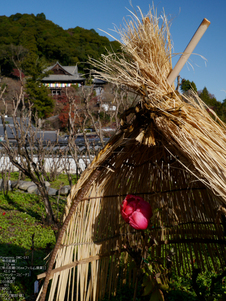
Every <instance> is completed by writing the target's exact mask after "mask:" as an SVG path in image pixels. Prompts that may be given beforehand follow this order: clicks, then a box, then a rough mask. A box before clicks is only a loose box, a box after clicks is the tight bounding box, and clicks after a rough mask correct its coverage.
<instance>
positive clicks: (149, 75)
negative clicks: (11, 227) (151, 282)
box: [38, 12, 226, 300]
mask: <svg viewBox="0 0 226 301" xmlns="http://www.w3.org/2000/svg"><path fill="white" fill-rule="evenodd" d="M119 33H120V34H121V36H122V50H123V52H122V53H123V54H121V55H117V54H109V55H107V56H104V57H103V60H102V61H101V62H94V64H95V65H96V66H98V67H99V68H101V69H102V71H101V72H100V76H101V77H102V78H105V79H106V80H108V81H111V82H114V83H116V84H119V83H120V84H122V85H124V86H126V87H128V89H130V90H133V91H134V92H135V93H138V94H139V95H140V96H141V97H142V100H141V101H140V102H139V103H138V104H137V105H136V106H135V107H133V108H131V109H129V110H127V111H126V112H124V114H123V116H122V120H121V128H120V129H119V130H118V132H117V133H116V134H115V136H114V137H113V138H112V139H111V140H110V141H109V143H108V144H107V145H106V147H105V148H104V149H103V150H102V151H101V152H100V153H99V155H98V156H97V157H96V158H95V159H94V161H93V162H92V163H91V164H90V166H89V167H88V168H87V170H86V171H85V172H84V173H83V174H82V176H81V178H80V180H79V181H78V184H77V185H75V186H74V187H73V188H72V190H71V194H70V196H69V197H68V199H67V206H66V212H65V217H64V225H63V227H62V230H61V232H60V234H59V237H58V240H57V243H56V246H55V249H54V250H53V252H52V254H51V259H50V261H49V268H48V271H47V273H46V274H43V275H40V277H39V278H42V277H43V278H44V277H45V282H44V285H43V288H42V290H43V293H42V296H41V294H40V296H41V297H40V298H38V299H40V300H44V299H45V297H44V296H45V294H46V290H47V286H48V282H49V280H50V279H52V280H51V285H50V292H49V299H48V300H101V298H102V297H103V296H104V295H105V294H106V293H108V294H109V295H110V293H114V292H115V291H116V289H117V287H118V285H121V284H125V283H128V284H129V285H131V284H132V283H134V281H135V278H136V273H134V272H133V270H132V269H128V263H129V262H130V261H131V257H130V256H129V255H128V252H125V247H124V246H125V245H126V244H129V246H130V247H131V249H133V248H135V249H139V250H140V254H141V255H142V256H144V254H145V252H146V251H147V245H148V240H149V241H150V237H151V238H152V239H153V241H154V242H155V244H154V245H153V246H152V248H151V254H152V256H153V257H154V256H158V257H159V258H160V257H161V258H162V260H163V265H165V264H166V261H167V258H169V257H168V256H169V254H170V252H171V249H172V248H173V250H174V256H173V258H172V260H173V266H174V269H175V271H176V272H177V273H178V274H185V273H187V272H192V269H193V268H194V264H195V265H196V267H198V268H200V269H201V270H204V269H205V268H208V269H215V270H216V271H217V270H219V269H220V268H221V267H222V266H224V265H225V260H226V252H225V247H226V240H225V231H224V230H225V229H224V223H222V219H221V218H222V217H223V216H224V211H225V209H224V208H225V207H226V193H225V192H226V185H225V183H226V135H225V134H226V129H225V125H224V124H223V123H221V121H220V120H219V119H218V118H217V116H215V115H214V113H213V112H212V113H211V114H212V115H211V116H210V114H209V112H210V111H207V109H206V107H205V105H204V104H203V103H202V101H201V100H200V99H199V98H198V96H197V95H196V94H195V93H194V94H193V95H192V96H189V97H186V98H184V97H182V96H181V95H180V94H178V93H176V92H175V91H174V88H173V87H172V86H171V85H170V84H169V82H168V81H167V78H168V76H169V74H170V72H171V70H172V67H171V61H170V58H171V44H170V39H169V30H168V25H167V21H166V20H165V18H163V19H161V20H160V19H159V18H157V17H156V16H155V15H153V14H152V13H151V12H150V13H149V15H148V16H146V17H144V16H143V15H142V13H141V20H140V19H139V18H138V17H137V16H136V15H133V18H132V20H131V21H130V22H129V23H127V24H126V28H125V29H123V30H120V32H119ZM129 193H132V194H134V195H138V196H141V197H142V198H143V199H145V200H146V201H147V202H149V203H150V204H151V206H152V208H153V211H154V212H155V214H154V217H153V218H152V224H151V227H150V228H149V230H148V240H147V236H146V238H145V236H144V235H143V232H142V231H136V230H134V229H133V228H132V227H130V226H129V225H127V224H126V225H125V224H124V223H123V221H122V218H121V214H120V204H121V203H122V201H123V199H124V198H125V196H126V195H127V194H129Z"/></svg>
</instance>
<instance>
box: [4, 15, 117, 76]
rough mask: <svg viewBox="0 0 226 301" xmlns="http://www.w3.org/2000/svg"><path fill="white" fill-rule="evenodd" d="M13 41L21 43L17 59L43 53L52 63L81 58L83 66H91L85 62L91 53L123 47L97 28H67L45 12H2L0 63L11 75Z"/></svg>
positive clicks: (72, 63) (65, 63)
mask: <svg viewBox="0 0 226 301" xmlns="http://www.w3.org/2000/svg"><path fill="white" fill-rule="evenodd" d="M12 45H13V46H17V47H16V59H20V57H23V58H24V57H29V61H31V59H35V58H37V57H39V58H42V59H45V60H46V61H47V62H48V63H55V62H56V61H59V62H60V63H61V64H63V65H75V64H76V63H78V62H79V63H80V64H79V65H78V66H79V68H80V69H81V70H82V69H84V68H86V67H87V65H86V64H85V63H84V62H86V61H87V59H88V57H89V56H90V57H93V58H99V57H100V55H101V54H102V53H106V48H108V49H110V48H111V49H113V50H115V51H117V50H118V49H119V43H118V42H116V41H113V42H110V41H109V40H108V38H106V37H104V36H100V35H99V34H98V33H97V32H96V31H95V30H94V29H91V30H87V29H84V28H81V27H79V26H77V27H75V28H70V29H68V30H64V29H63V28H61V27H60V26H58V25H57V24H54V23H53V22H52V21H49V20H46V17H45V15H44V14H43V13H41V14H37V15H36V16H35V15H33V14H31V15H29V14H20V13H17V14H15V15H12V16H10V17H6V16H0V65H1V72H2V74H3V75H9V73H10V72H11V71H12V66H13V63H12V55H11V53H12ZM18 46H22V47H20V48H18ZM14 50H15V47H14ZM14 52H15V51H14ZM25 65H26V64H25ZM25 69H26V68H25ZM25 71H26V70H25Z"/></svg>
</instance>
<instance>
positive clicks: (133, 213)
mask: <svg viewBox="0 0 226 301" xmlns="http://www.w3.org/2000/svg"><path fill="white" fill-rule="evenodd" d="M121 214H122V217H123V219H124V220H125V222H126V223H128V224H129V225H130V226H131V227H133V228H134V229H137V230H145V229H147V227H148V224H149V220H150V218H151V216H152V209H151V205H150V204H149V203H148V202H146V201H145V200H144V199H142V198H141V197H139V196H135V195H132V194H128V195H127V196H126V198H125V199H124V201H123V202H122V205H121Z"/></svg>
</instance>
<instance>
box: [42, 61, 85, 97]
mask: <svg viewBox="0 0 226 301" xmlns="http://www.w3.org/2000/svg"><path fill="white" fill-rule="evenodd" d="M45 71H46V72H47V71H52V73H51V74H49V75H48V76H46V77H44V78H43V79H42V82H43V83H44V85H45V86H47V87H48V88H49V89H50V90H51V93H52V96H56V95H61V93H62V88H65V87H70V86H71V85H79V86H80V85H84V84H85V78H83V77H82V76H81V74H80V73H78V67H77V66H61V65H60V63H59V62H57V63H56V64H55V65H53V66H50V67H48V68H47V69H46V70H45Z"/></svg>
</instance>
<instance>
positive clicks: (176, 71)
mask: <svg viewBox="0 0 226 301" xmlns="http://www.w3.org/2000/svg"><path fill="white" fill-rule="evenodd" d="M209 25H210V21H208V20H207V19H206V18H204V19H203V21H202V23H201V24H200V25H199V28H198V29H197V31H196V32H195V34H194V36H193V37H192V39H191V41H190V42H189V43H188V46H187V47H186V49H185V50H184V52H183V54H182V55H181V57H180V59H179V60H178V62H177V64H176V66H175V67H174V68H173V70H172V71H171V73H170V75H169V76H168V82H169V84H170V85H172V84H173V82H174V80H175V79H176V78H177V76H178V75H179V73H180V71H181V69H182V68H183V67H184V65H185V63H186V62H187V60H188V58H189V56H190V55H191V54H192V52H193V50H194V49H195V47H196V45H197V44H198V42H199V41H200V39H201V37H202V36H203V35H204V33H205V31H206V30H207V28H208V27H209Z"/></svg>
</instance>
